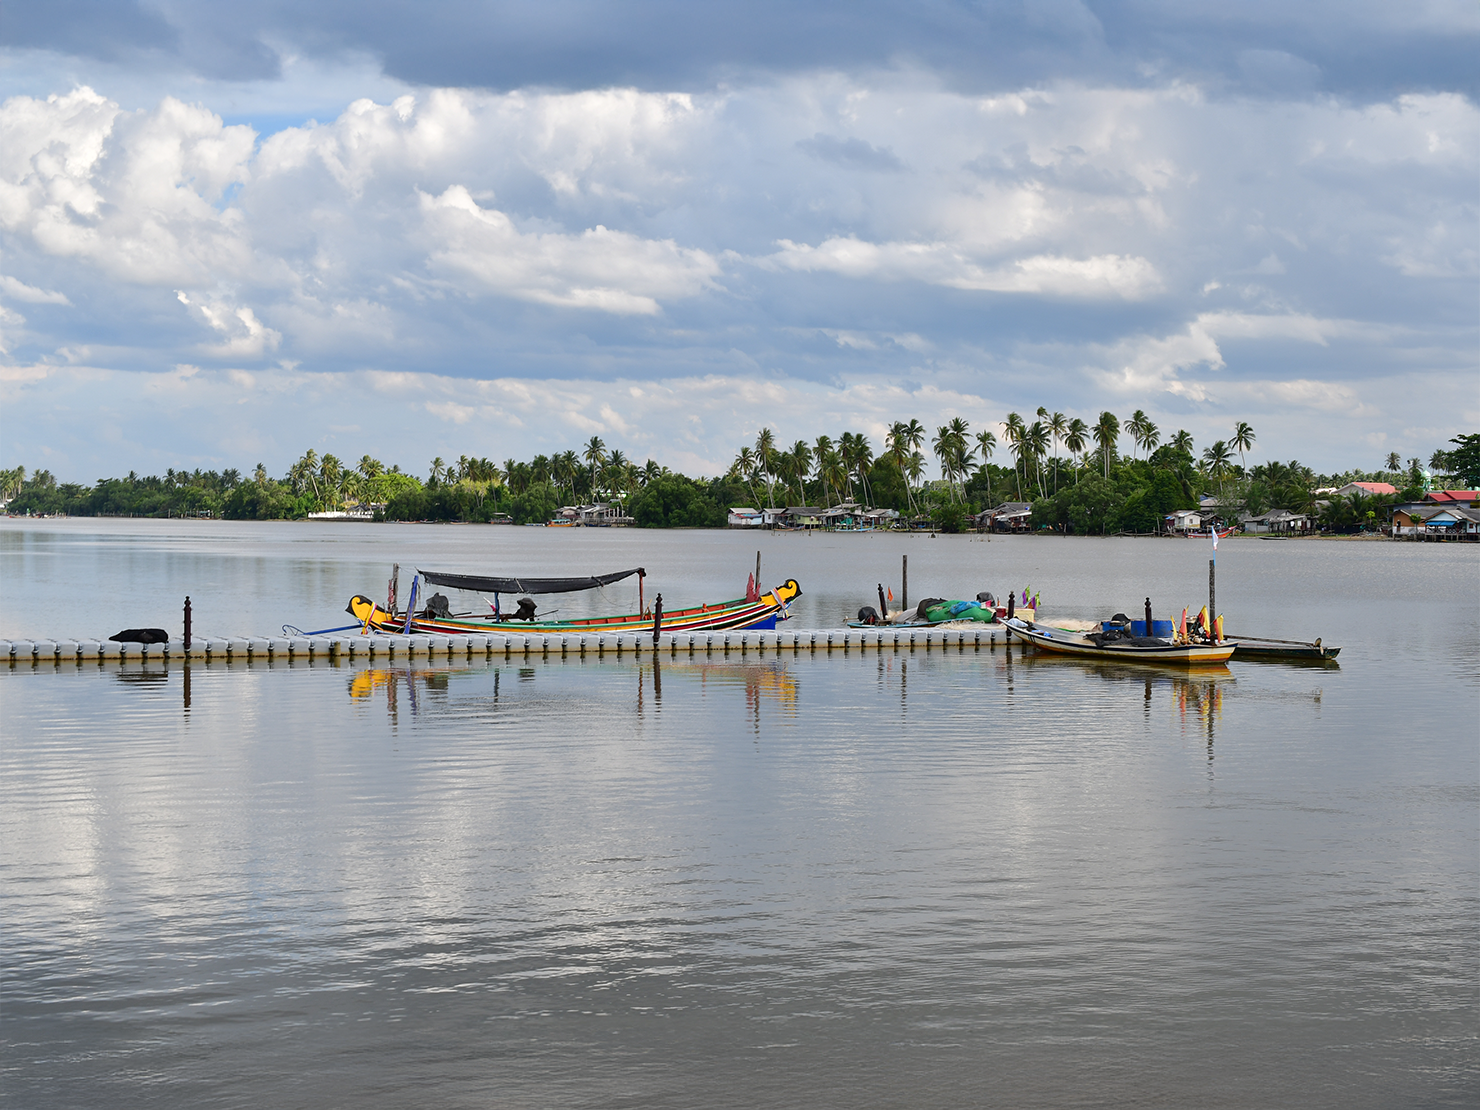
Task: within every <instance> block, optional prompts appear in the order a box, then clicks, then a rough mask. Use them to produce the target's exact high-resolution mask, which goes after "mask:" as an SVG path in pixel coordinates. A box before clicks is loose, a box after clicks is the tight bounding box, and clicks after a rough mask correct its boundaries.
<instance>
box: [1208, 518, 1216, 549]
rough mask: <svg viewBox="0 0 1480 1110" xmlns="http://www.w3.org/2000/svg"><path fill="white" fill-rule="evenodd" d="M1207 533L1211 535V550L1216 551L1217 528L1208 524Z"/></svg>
mask: <svg viewBox="0 0 1480 1110" xmlns="http://www.w3.org/2000/svg"><path fill="white" fill-rule="evenodd" d="M1208 535H1210V536H1212V537H1213V550H1214V551H1217V550H1218V529H1217V528H1215V527H1214V526H1213V525H1211V524H1209V525H1208Z"/></svg>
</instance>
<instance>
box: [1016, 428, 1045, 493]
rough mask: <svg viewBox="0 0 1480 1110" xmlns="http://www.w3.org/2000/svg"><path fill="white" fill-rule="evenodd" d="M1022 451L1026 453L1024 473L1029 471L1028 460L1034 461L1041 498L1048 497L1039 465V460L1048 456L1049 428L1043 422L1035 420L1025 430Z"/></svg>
mask: <svg viewBox="0 0 1480 1110" xmlns="http://www.w3.org/2000/svg"><path fill="white" fill-rule="evenodd" d="M1022 450H1023V451H1024V453H1025V456H1026V457H1025V459H1024V467H1023V469H1024V471H1025V472H1026V470H1027V465H1026V461H1027V459H1032V460H1033V472H1034V475H1035V476H1036V477H1037V479H1038V493H1039V496H1047V494H1048V491H1047V490H1045V489H1044V488H1043V468H1042V467H1041V466H1039V465H1038V463H1039V460H1041V459H1042V458H1043V456H1044V455H1046V454H1048V428H1047V427H1046V426H1045V425H1044V423H1043V421H1041V420H1035V421H1033V423H1032V424H1031V425H1029V426H1028V427H1027V428H1025V429H1024V430H1023V438H1022Z"/></svg>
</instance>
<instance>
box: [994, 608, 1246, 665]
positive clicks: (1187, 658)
mask: <svg viewBox="0 0 1480 1110" xmlns="http://www.w3.org/2000/svg"><path fill="white" fill-rule="evenodd" d="M1006 623H1007V628H1008V629H1009V630H1010V631H1011V632H1012V633H1013V635H1015V636H1017V637H1018V638H1019V639H1021V640H1024V641H1026V642H1027V643H1030V644H1032V645H1033V646H1034V647H1036V648H1038V649H1039V650H1040V651H1050V652H1054V653H1055V654H1058V655H1072V656H1077V657H1078V658H1081V659H1113V660H1115V661H1116V662H1117V663H1151V664H1156V665H1160V666H1173V667H1202V666H1216V665H1218V664H1220V663H1226V662H1228V660H1229V658H1230V657H1231V656H1232V655H1233V652H1234V649H1235V648H1236V647H1238V645H1237V644H1236V643H1234V642H1233V641H1231V640H1226V641H1224V642H1223V643H1221V644H1175V643H1172V642H1171V641H1170V640H1163V641H1161V642H1160V643H1157V644H1134V645H1133V644H1126V645H1124V646H1110V645H1102V644H1097V643H1095V642H1094V641H1093V640H1091V639H1090V638H1089V637H1088V636H1086V635H1084V633H1082V632H1070V631H1068V630H1067V629H1063V628H1045V627H1044V626H1042V625H1035V624H1030V623H1028V622H1026V621H1020V620H1018V619H1017V618H1015V617H1014V618H1013V619H1012V620H1010V621H1008V622H1006Z"/></svg>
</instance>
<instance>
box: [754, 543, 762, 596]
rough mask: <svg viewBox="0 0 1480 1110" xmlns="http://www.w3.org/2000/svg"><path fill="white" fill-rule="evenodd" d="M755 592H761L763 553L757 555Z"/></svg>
mask: <svg viewBox="0 0 1480 1110" xmlns="http://www.w3.org/2000/svg"><path fill="white" fill-rule="evenodd" d="M755 592H756V593H760V592H761V553H760V552H759V551H757V552H756V553H755Z"/></svg>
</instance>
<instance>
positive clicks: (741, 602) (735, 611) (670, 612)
mask: <svg viewBox="0 0 1480 1110" xmlns="http://www.w3.org/2000/svg"><path fill="white" fill-rule="evenodd" d="M417 574H418V579H413V580H412V584H411V595H410V600H409V602H408V605H407V610H406V611H402V610H399V609H396V608H395V605H394V602H393V601H392V602H388V603H389V604H390V605H391V606H392V608H391V609H386V608H382V607H381V606H380V605H378V604H376V603H375V602H374V601H371V600H370V599H369V598H368V597H365V596H363V595H360V594H357V595H355V596H354V597H353V598H351V599H350V603H349V605H348V607H347V610H346V611H347V612H349V613H352V614H354V617H355V619H356V620H357V621H359V622H360V624H361V626H362V628H363V629H364V630H365V631H375V632H386V633H392V634H406V633H411V634H418V635H427V634H430V635H434V636H465V635H467V634H468V633H488V632H510V633H515V632H538V633H561V632H610V633H613V634H615V633H621V632H635V633H649V632H652V631H653V624H654V614H653V612H652V610H651V609H647V610H643V606H642V602H641V600H640V599H641V589H642V585H641V583H642V579H643V578H644V577H646V575H647V571H645V570H643V569H642V568H641V567H635V568H633V569H632V570H624V571H616V572H614V573H611V574H598V575H591V576H588V577H578V578H491V577H485V576H480V575H469V574H453V573H448V572H442V571H422V570H419V571H418V572H417ZM633 575H637V576H638V591H639V594H638V596H639V601H638V609H639V612H636V613H624V614H619V615H616V616H609V617H586V618H582V619H577V620H544V619H541V618H540V617H539V615H538V614H537V612H536V606H535V603H534V601H533V599H532V598H530V597H525V598H522V599H521V601H520V603H519V608H518V610H516V612H515V613H509V612H507V611H505V610H502V609H501V607H500V602H499V598H500V596H501V595H503V594H515V595H519V594H553V593H574V592H577V591H581V590H593V589H598V588H600V587H602V586H608V585H611V584H612V583H613V582H619V581H621V580H622V579H624V578H630V577H631V576H633ZM420 581H424V582H426V583H427V585H429V586H446V587H449V588H451V589H456V590H466V591H469V592H472V593H477V594H480V595H492V597H493V600H492V601H491V602H490V603H489V604H490V606H491V608H492V609H493V611H492V612H491V613H488V614H486V615H481V614H475V613H453V612H451V611H450V609H449V608H448V606H447V604H446V598H440V599H439V597H433V598H432V599H430V601H429V603H428V605H427V606H426V607H425V608H423V609H422V610H420V611H418V610H417V607H416V595H417V591H418V589H419V588H420V585H419V582H420ZM801 593H802V588H801V587H800V586H799V585H797V582H796V579H794V578H788V579H787V580H786V581H785V582H784V583H782V584H781V585H779V586H777V587H776V588H775V589H773V590H768V591H766V592H765V593H762V594H758V596H757V597H756V598H755V599H754V600H751V599H748V598H738V599H736V600H734V601H722V602H719V603H717V604H713V605H696V606H692V607H689V608H686V609H664V610H663V614H662V621H661V631H663V632H714V631H719V630H724V629H741V628H753V629H773V628H775V627H776V622H777V621H783V620H786V619H788V618H789V617H790V615H791V613H790V609H791V603H792V602H793V601H795V600H796V599H797V598H798V597H800V596H801Z"/></svg>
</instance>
